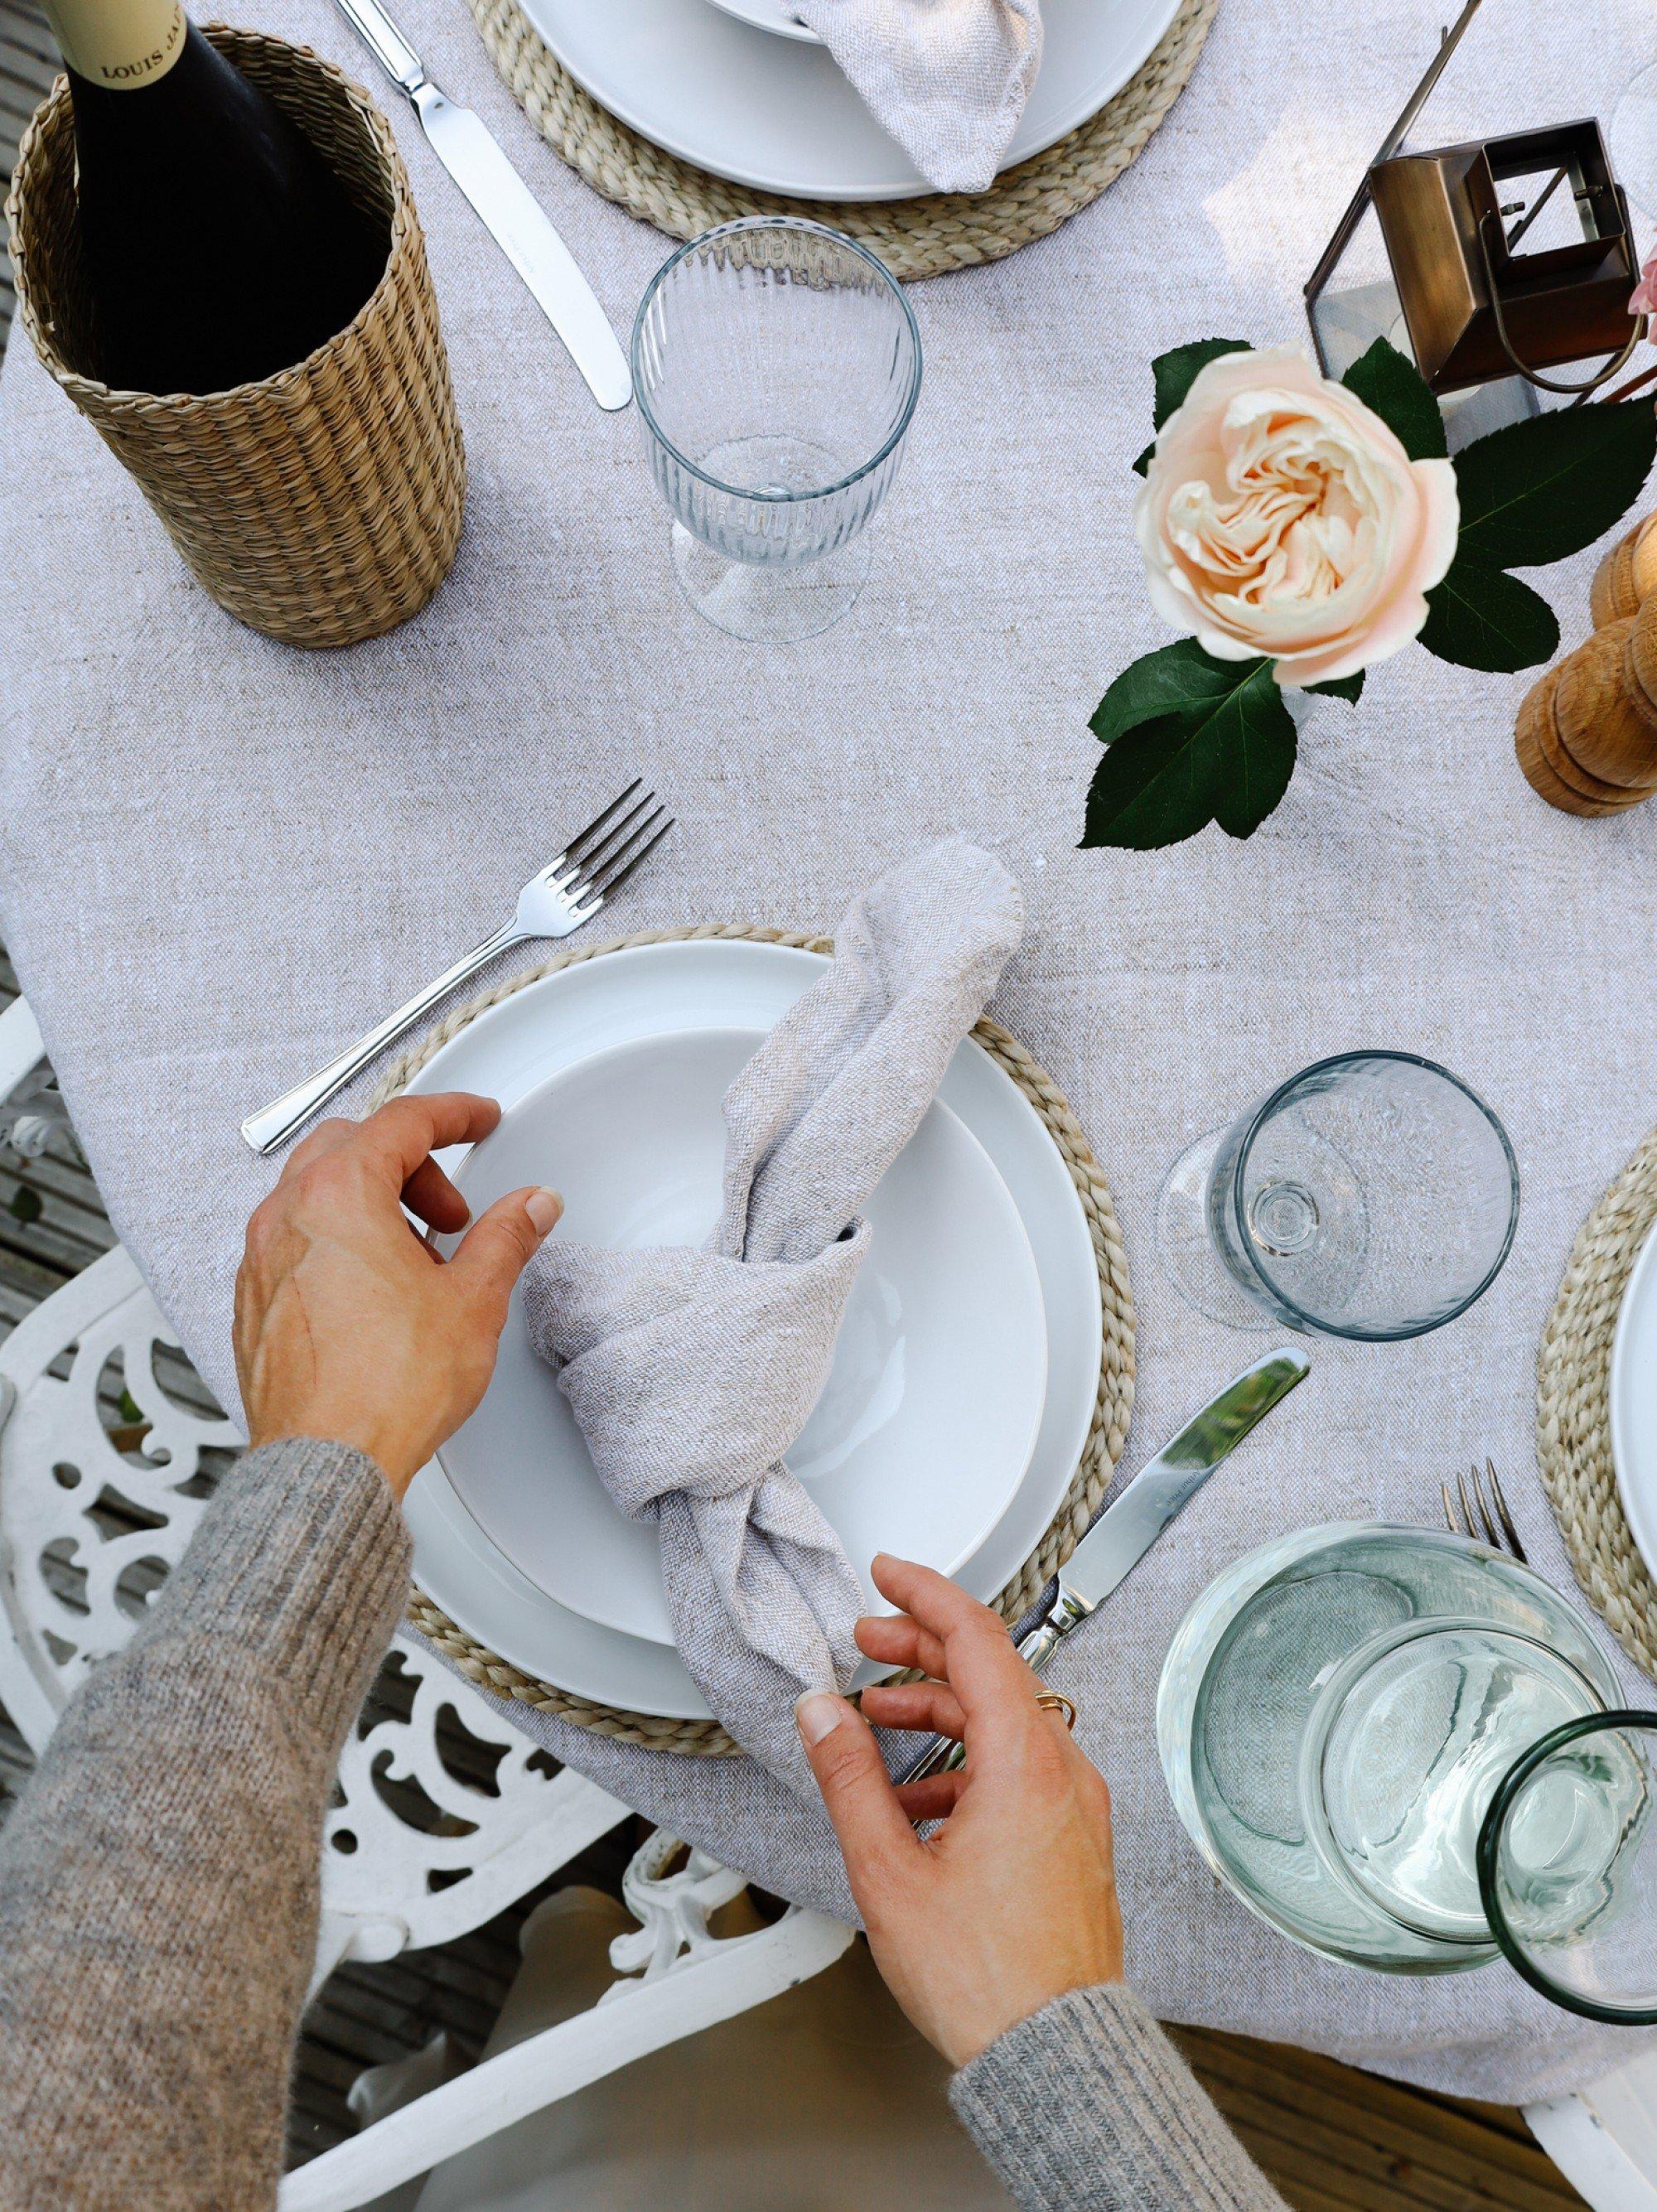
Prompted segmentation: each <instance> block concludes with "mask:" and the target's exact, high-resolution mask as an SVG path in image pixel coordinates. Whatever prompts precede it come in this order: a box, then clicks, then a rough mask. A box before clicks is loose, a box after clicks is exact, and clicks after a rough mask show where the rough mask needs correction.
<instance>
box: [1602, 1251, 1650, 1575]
mask: <svg viewBox="0 0 1657 2212" xmlns="http://www.w3.org/2000/svg"><path fill="white" fill-rule="evenodd" d="M1611 1463H1612V1465H1613V1467H1614V1468H1616V1471H1617V1487H1618V1491H1619V1492H1620V1493H1621V1496H1622V1500H1623V1510H1624V1513H1625V1514H1626V1515H1627V1516H1628V1524H1629V1527H1630V1530H1631V1531H1632V1532H1633V1535H1634V1541H1635V1543H1636V1545H1637V1546H1638V1547H1639V1552H1640V1557H1641V1558H1642V1559H1643V1560H1644V1561H1645V1563H1646V1566H1647V1568H1648V1571H1650V1572H1651V1573H1652V1574H1653V1575H1657V1232H1654V1234H1652V1235H1651V1236H1648V1237H1647V1238H1646V1241H1645V1243H1644V1244H1643V1245H1642V1247H1641V1249H1640V1256H1639V1258H1638V1259H1637V1260H1636V1261H1635V1263H1634V1266H1633V1268H1632V1270H1631V1271H1630V1275H1629V1279H1628V1285H1627V1287H1626V1288H1625V1289H1624V1292H1623V1304H1622V1306H1621V1309H1620V1310H1619V1311H1618V1316H1617V1333H1616V1334H1615V1336H1614V1337H1613V1338H1612V1340H1611Z"/></svg>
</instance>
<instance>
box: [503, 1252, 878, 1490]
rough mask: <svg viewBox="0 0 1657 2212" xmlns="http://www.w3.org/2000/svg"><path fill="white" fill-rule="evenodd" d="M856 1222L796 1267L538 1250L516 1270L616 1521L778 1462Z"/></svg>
mask: <svg viewBox="0 0 1657 2212" xmlns="http://www.w3.org/2000/svg"><path fill="white" fill-rule="evenodd" d="M868 1249H869V1228H868V1225H867V1223H866V1222H859V1223H857V1224H856V1225H855V1226H854V1229H853V1232H852V1233H851V1234H850V1235H849V1236H847V1237H841V1238H839V1239H837V1240H836V1241H835V1243H832V1244H830V1245H829V1247H828V1248H827V1249H825V1250H823V1251H821V1252H818V1253H816V1254H814V1255H812V1257H810V1259H807V1260H802V1261H762V1262H761V1263H759V1264H758V1265H754V1264H752V1263H750V1262H749V1261H742V1260H732V1259H729V1258H727V1257H725V1255H723V1254H722V1253H718V1252H692V1251H687V1250H675V1249H667V1250H661V1251H653V1252H652V1253H650V1254H649V1255H647V1257H648V1264H647V1265H643V1266H641V1265H640V1257H641V1255H639V1254H638V1253H631V1252H589V1251H585V1250H583V1249H580V1247H579V1246H573V1245H564V1246H560V1245H557V1244H549V1245H548V1246H546V1247H545V1248H544V1249H543V1252H542V1254H541V1255H540V1256H539V1257H538V1259H537V1261H536V1264H535V1265H534V1267H531V1270H530V1272H529V1273H528V1274H527V1275H526V1276H525V1286H524V1306H525V1321H526V1322H527V1323H528V1327H529V1333H530V1341H531V1343H532V1344H533V1345H534V1346H535V1348H536V1350H537V1352H540V1354H541V1356H542V1357H543V1358H544V1359H548V1360H549V1361H551V1363H552V1364H553V1365H554V1366H555V1368H556V1369H557V1370H558V1382H559V1387H560V1389H561V1390H562V1391H563V1393H564V1395H565V1396H566V1397H567V1398H568V1400H569V1403H570V1409H571V1411H572V1412H573V1413H574V1416H575V1419H576V1424H577V1425H578V1427H579V1428H580V1431H581V1433H582V1435H583V1436H584V1437H586V1440H587V1446H588V1449H589V1450H590V1451H591V1452H592V1462H593V1465H594V1466H595V1467H596V1468H598V1474H599V1478H600V1480H602V1481H603V1483H604V1486H605V1488H606V1489H607V1490H608V1491H609V1492H610V1496H611V1497H612V1498H614V1499H615V1501H616V1504H617V1505H618V1506H620V1508H621V1510H622V1512H623V1513H625V1514H627V1515H628V1517H629V1519H632V1520H635V1521H636V1520H639V1519H640V1518H643V1517H644V1516H647V1515H650V1514H652V1512H653V1510H654V1509H655V1507H656V1505H657V1504H658V1503H659V1500H660V1499H661V1498H663V1497H665V1495H666V1494H667V1493H668V1492H671V1491H683V1492H687V1493H688V1494H689V1495H690V1496H693V1497H695V1498H729V1497H731V1496H734V1495H737V1494H738V1493H740V1492H744V1491H745V1490H747V1489H748V1488H749V1487H750V1486H751V1485H752V1484H754V1483H756V1482H758V1481H759V1480H762V1477H764V1476H765V1475H766V1474H768V1473H769V1472H770V1470H771V1469H772V1468H774V1466H775V1465H776V1464H777V1463H778V1462H780V1461H781V1460H782V1459H783V1458H784V1456H785V1455H786V1453H787V1451H788V1449H789V1447H790V1445H791V1444H792V1443H793V1441H794V1439H795V1438H796V1437H798V1434H799V1432H800V1431H801V1430H802V1429H803V1428H804V1426H805V1424H806V1422H807V1421H808V1420H809V1419H810V1416H811V1409H812V1407H814V1406H815V1405H816V1402H817V1400H818V1399H819V1398H820V1397H821V1396H822V1386H823V1384H824V1383H825V1382H826V1381H827V1380H828V1377H829V1367H830V1365H831V1364H833V1360H834V1356H835V1340H836V1338H837V1336H838V1335H839V1333H840V1324H841V1316H843V1314H844V1312H845V1310H846V1301H847V1298H848V1297H850V1296H851V1292H852V1285H853V1282H854V1281H855V1279H856V1278H857V1271H858V1269H859V1267H860V1266H861V1264H862V1261H863V1255H864V1254H865V1252H866V1251H867V1250H868Z"/></svg>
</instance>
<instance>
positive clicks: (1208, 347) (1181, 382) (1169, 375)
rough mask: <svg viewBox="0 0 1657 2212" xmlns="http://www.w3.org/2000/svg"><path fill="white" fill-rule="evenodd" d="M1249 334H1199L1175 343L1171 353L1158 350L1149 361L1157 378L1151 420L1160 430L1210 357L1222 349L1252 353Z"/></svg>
mask: <svg viewBox="0 0 1657 2212" xmlns="http://www.w3.org/2000/svg"><path fill="white" fill-rule="evenodd" d="M1253 350H1254V349H1253V346H1251V345H1250V344H1249V343H1248V341H1247V338H1197V339H1195V340H1193V343H1191V344H1190V345H1182V346H1175V347H1174V349H1173V351H1172V352H1171V353H1159V354H1158V355H1157V356H1156V360H1155V361H1153V362H1151V364H1150V373H1151V374H1152V375H1153V376H1154V377H1155V378H1156V409H1155V410H1154V412H1153V413H1152V415H1151V418H1150V419H1151V421H1152V422H1154V423H1155V424H1156V428H1158V429H1159V430H1160V429H1161V428H1162V425H1163V423H1164V422H1167V420H1168V416H1170V415H1171V414H1172V413H1173V412H1174V409H1175V408H1176V407H1183V406H1184V404H1185V402H1186V395H1187V392H1189V391H1190V389H1191V387H1192V386H1193V384H1194V383H1195V382H1196V381H1197V377H1198V374H1199V371H1201V370H1203V369H1205V368H1207V367H1208V364H1209V362H1211V361H1217V360H1218V359H1219V357H1220V356H1221V355H1222V354H1223V353H1253Z"/></svg>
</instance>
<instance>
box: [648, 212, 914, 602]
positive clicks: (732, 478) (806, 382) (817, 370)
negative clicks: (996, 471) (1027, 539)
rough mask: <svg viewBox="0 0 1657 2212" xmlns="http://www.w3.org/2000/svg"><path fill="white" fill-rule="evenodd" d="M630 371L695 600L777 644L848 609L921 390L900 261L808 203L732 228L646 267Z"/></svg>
mask: <svg viewBox="0 0 1657 2212" xmlns="http://www.w3.org/2000/svg"><path fill="white" fill-rule="evenodd" d="M633 381H634V390H635V392H636V393H637V395H638V401H639V414H640V420H641V422H643V425H644V429H645V435H646V440H647V441H648V444H649V448H650V459H651V466H652V471H654V474H655V477H656V482H657V483H658V484H659V486H660V487H661V491H662V495H663V497H664V498H665V500H666V501H667V503H668V505H669V506H670V507H671V508H672V510H673V514H674V522H673V541H672V556H673V569H674V574H676V575H677V578H678V580H679V585H680V588H681V589H682V590H683V592H684V595H685V597H686V598H687V599H689V602H690V604H691V605H692V606H693V607H695V609H696V611H697V612H698V613H699V614H701V615H704V616H705V617H707V620H708V621H709V622H711V623H715V624H717V625H718V627H719V629H724V630H728V631H730V632H731V635H733V636H737V637H746V638H756V639H761V640H764V641H772V642H781V641H787V640H789V639H793V638H801V637H810V636H812V635H815V634H816V632H817V631H819V630H824V629H829V628H830V626H831V625H832V624H834V623H837V622H839V621H840V620H841V617H842V616H844V615H845V614H846V613H847V610H848V609H849V608H850V607H851V606H852V605H853V603H854V602H855V600H856V599H857V597H858V594H859V592H861V590H862V589H863V586H864V583H865V580H866V579H867V577H868V574H869V564H870V552H869V546H868V542H867V540H866V538H865V536H864V534H863V533H864V531H865V526H866V525H867V524H868V522H869V520H870V519H871V516H872V515H873V514H874V513H875V510H876V509H877V507H879V505H880V503H881V501H883V499H884V498H885V496H886V495H887V493H888V492H889V490H890V489H891V487H892V483H893V479H894V478H895V477H896V475H897V471H898V465H899V462H900V461H901V458H902V453H903V441H904V437H905V435H906V433H907V430H908V428H909V422H910V419H911V417H912V416H913V413H914V408H915V401H916V399H917V398H918V397H919V396H920V331H919V330H918V329H917V328H916V325H915V319H914V316H913V313H912V312H911V310H910V307H909V303H908V301H907V299H906V298H905V297H904V295H903V291H902V289H901V286H900V285H899V284H898V283H897V282H896V281H895V278H894V277H893V276H892V275H891V274H890V272H889V270H887V269H885V268H884V267H883V265H882V264H881V263H880V262H879V261H877V259H876V258H875V256H874V255H873V254H872V253H870V252H865V249H864V248H863V247H862V246H859V245H858V243H857V242H856V240H853V239H850V238H847V237H845V236H843V235H842V234H841V233H840V232H839V231H836V230H829V229H827V228H825V227H824V226H823V225H822V223H818V222H807V221H805V220H804V218H802V217H798V216H751V217H748V218H746V219H744V221H743V222H728V223H724V224H721V226H720V227H719V228H718V229H717V230H710V231H708V232H707V233H706V234H705V235H704V236H702V237H701V238H696V239H693V240H691V241H690V243H689V245H688V246H681V247H680V249H679V251H678V252H677V253H676V254H674V255H673V256H672V258H671V259H670V260H669V261H667V262H666V263H665V264H664V265H663V267H662V268H660V269H659V270H658V271H657V273H656V275H655V276H654V277H653V278H652V280H651V284H650V288H649V289H648V290H647V291H646V294H645V296H644V299H643V301H641V303H640V308H639V314H638V319H637V320H636V322H635V323H634V328H633Z"/></svg>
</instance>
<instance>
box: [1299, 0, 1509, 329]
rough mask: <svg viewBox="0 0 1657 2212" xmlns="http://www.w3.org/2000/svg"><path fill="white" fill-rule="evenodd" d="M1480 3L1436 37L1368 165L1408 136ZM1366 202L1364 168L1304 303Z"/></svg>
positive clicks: (1324, 277)
mask: <svg viewBox="0 0 1657 2212" xmlns="http://www.w3.org/2000/svg"><path fill="white" fill-rule="evenodd" d="M1483 5H1484V0H1466V5H1465V6H1464V7H1463V9H1462V10H1461V13H1460V15H1458V16H1457V17H1456V19H1455V21H1454V23H1452V24H1451V26H1450V27H1449V29H1448V31H1446V32H1445V33H1443V34H1442V37H1441V38H1440V40H1439V42H1438V52H1436V53H1435V55H1434V56H1433V58H1432V59H1431V61H1430V62H1429V63H1428V64H1427V67H1426V70H1425V71H1424V72H1423V76H1422V78H1421V81H1420V82H1419V83H1418V84H1417V86H1416V88H1415V90H1414V91H1413V92H1412V93H1411V94H1410V97H1409V98H1408V100H1405V103H1404V106H1403V108H1402V109H1401V110H1400V112H1399V117H1398V119H1397V121H1396V122H1395V123H1394V124H1393V127H1392V129H1391V130H1390V131H1388V132H1387V136H1386V137H1384V138H1383V139H1382V140H1381V144H1380V145H1379V147H1378V148H1377V149H1375V160H1374V161H1371V163H1370V164H1369V167H1370V168H1374V167H1375V163H1376V162H1380V161H1391V159H1392V157H1393V155H1394V154H1396V153H1397V151H1398V149H1399V147H1400V146H1401V145H1402V144H1403V143H1404V141H1405V138H1406V137H1408V136H1409V133H1410V130H1411V125H1413V124H1414V122H1415V119H1416V118H1417V115H1419V114H1420V112H1421V111H1422V109H1423V107H1424V106H1426V105H1427V102H1428V100H1429V98H1430V96H1431V94H1432V91H1433V88H1434V87H1435V85H1436V84H1437V82H1438V81H1439V79H1440V77H1442V76H1443V74H1444V72H1445V70H1446V69H1447V68H1448V65H1449V60H1450V57H1451V55H1452V54H1453V53H1454V52H1455V50H1456V48H1457V47H1458V46H1460V44H1461V40H1462V36H1463V33H1465V32H1466V28H1467V26H1468V25H1469V23H1471V22H1472V20H1473V17H1474V16H1475V15H1477V14H1478V11H1479V9H1480V8H1481V7H1482V6H1483ZM1368 205H1369V171H1368V170H1366V171H1365V172H1364V174H1363V181H1362V182H1361V183H1360V184H1359V185H1358V188H1357V191H1355V192H1354V193H1353V195H1352V197H1351V200H1350V203H1349V204H1348V206H1347V210H1346V212H1345V214H1344V216H1342V217H1341V219H1340V221H1339V222H1338V224H1337V225H1336V227H1335V234H1334V236H1333V237H1332V239H1331V240H1330V241H1329V243H1328V245H1327V246H1325V248H1324V249H1323V254H1322V257H1321V258H1320V260H1319V263H1318V265H1317V267H1316V268H1315V269H1314V270H1313V271H1312V274H1311V275H1310V276H1308V278H1307V280H1306V283H1305V285H1304V287H1303V290H1304V293H1305V296H1306V299H1307V301H1308V305H1309V303H1310V302H1311V301H1314V299H1316V297H1317V295H1318V294H1319V293H1320V292H1321V291H1322V289H1323V288H1324V286H1325V285H1326V283H1328V281H1329V279H1330V277H1331V276H1332V274H1333V273H1334V269H1335V264H1336V263H1337V262H1338V260H1339V259H1340V257H1341V255H1342V254H1343V253H1344V252H1345V251H1346V249H1347V247H1348V246H1350V243H1351V240H1352V234H1353V232H1354V231H1356V230H1357V227H1358V225H1359V223H1360V222H1363V212H1364V210H1365V209H1366V208H1367V207H1368ZM1316 337H1317V333H1316V331H1315V330H1314V332H1313V338H1314V342H1315V341H1316ZM1319 352H1320V354H1321V352H1322V348H1321V347H1319ZM1325 366H1327V364H1325Z"/></svg>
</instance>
